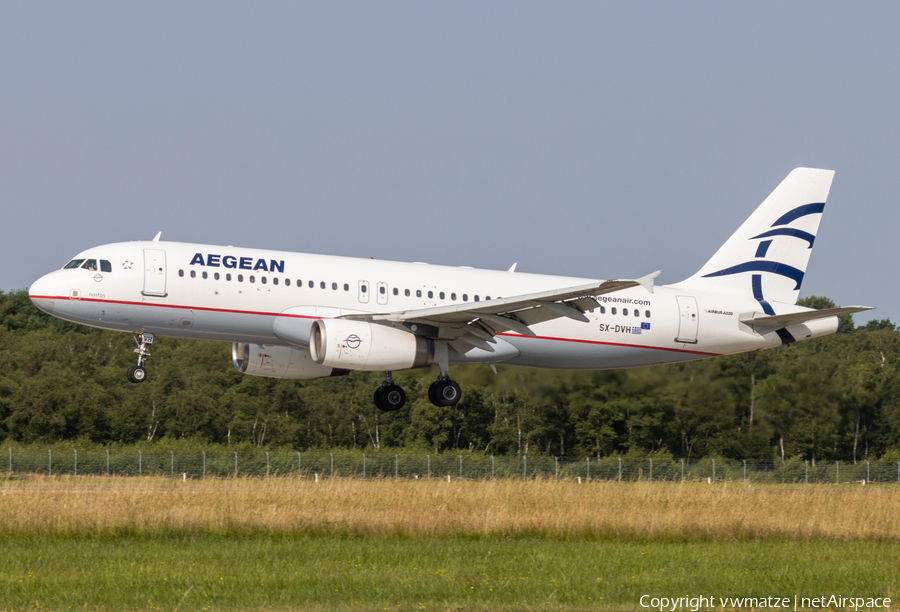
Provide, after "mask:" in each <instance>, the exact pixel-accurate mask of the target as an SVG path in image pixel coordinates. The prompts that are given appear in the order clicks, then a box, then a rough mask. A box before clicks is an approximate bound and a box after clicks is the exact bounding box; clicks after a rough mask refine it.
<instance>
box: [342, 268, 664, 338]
mask: <svg viewBox="0 0 900 612" xmlns="http://www.w3.org/2000/svg"><path fill="white" fill-rule="evenodd" d="M659 274H660V272H654V273H653V274H648V275H647V276H645V277H642V278H639V279H637V280H608V281H603V282H601V283H591V284H588V285H580V286H577V287H566V288H562V289H553V290H550V291H542V292H539V293H530V294H527V295H517V296H514V297H508V298H500V299H495V300H487V301H484V302H467V303H465V304H453V305H450V306H435V307H433V308H418V309H414V310H399V311H396V312H389V313H375V314H364V315H347V316H344V317H341V318H344V319H361V320H367V321H372V322H376V323H384V324H387V325H403V326H404V327H407V328H409V327H411V326H412V325H415V326H416V327H417V328H416V329H414V330H413V331H415V332H416V333H420V334H423V335H426V336H428V337H431V338H435V339H440V340H447V341H448V342H450V343H451V346H453V347H454V348H455V349H456V350H457V351H459V352H462V353H465V352H467V351H469V350H471V348H472V347H476V348H480V349H483V350H486V351H488V352H493V350H494V349H493V348H491V346H490V345H491V344H493V343H494V336H495V335H496V334H498V333H501V332H505V331H514V332H516V333H519V334H522V335H525V336H531V337H532V338H533V337H534V336H535V333H534V332H533V331H532V330H531V329H530V327H529V326H530V325H535V324H537V323H543V322H544V321H550V320H552V319H558V318H560V317H568V318H570V319H574V320H575V321H582V322H585V323H587V322H588V318H587V317H586V316H584V312H585V311H586V310H589V309H591V308H595V307H597V306H598V305H599V304H598V302H597V300H595V299H594V297H596V296H599V295H605V294H607V293H613V292H615V291H621V290H623V289H629V288H631V287H638V286H643V287H645V288H646V289H647V290H648V291H649V292H650V293H653V279H654V278H656V277H657V276H659Z"/></svg>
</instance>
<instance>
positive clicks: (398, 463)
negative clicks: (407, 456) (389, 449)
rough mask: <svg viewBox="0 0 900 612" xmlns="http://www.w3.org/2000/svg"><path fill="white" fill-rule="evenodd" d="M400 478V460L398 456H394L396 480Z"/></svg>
mask: <svg viewBox="0 0 900 612" xmlns="http://www.w3.org/2000/svg"><path fill="white" fill-rule="evenodd" d="M399 476H400V459H399V457H398V456H397V455H394V478H398V477H399Z"/></svg>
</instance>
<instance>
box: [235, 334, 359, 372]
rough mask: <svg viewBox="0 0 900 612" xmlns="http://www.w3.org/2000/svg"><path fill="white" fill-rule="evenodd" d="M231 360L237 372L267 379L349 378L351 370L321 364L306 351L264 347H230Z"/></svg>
mask: <svg viewBox="0 0 900 612" xmlns="http://www.w3.org/2000/svg"><path fill="white" fill-rule="evenodd" d="M231 357H232V361H233V363H234V367H235V368H236V369H237V371H238V372H241V373H243V374H249V375H251V376H265V377H267V378H287V379H291V380H312V379H314V378H327V377H329V376H346V375H347V374H349V373H350V370H340V369H335V368H331V367H326V366H322V365H319V364H318V363H316V362H314V361H313V360H312V358H311V357H310V355H309V351H307V350H304V349H296V348H290V347H288V346H271V345H263V344H244V343H241V342H235V343H234V344H232V345H231Z"/></svg>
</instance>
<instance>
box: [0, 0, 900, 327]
mask: <svg viewBox="0 0 900 612" xmlns="http://www.w3.org/2000/svg"><path fill="white" fill-rule="evenodd" d="M898 18H900V5H897V4H896V3H887V2H870V3H864V4H859V3H855V4H850V3H829V2H816V3H813V2H795V3H776V2H759V3H743V4H740V3H714V2H708V3H699V2H683V3H663V2H656V3H599V2H583V3H579V2H570V3H532V2H492V3H483V2H452V3H449V2H448V3H421V2H380V3H371V2H328V3H321V2H315V3H312V2H311V3H301V2H284V3H262V4H259V3H252V4H251V3H229V2H190V3H175V2H154V3H110V2H107V3H90V2H86V3H55V4H51V3H45V2H21V3H5V4H3V5H2V6H0V84H2V85H0V210H2V211H3V213H4V214H3V217H2V219H3V220H2V223H0V252H2V253H3V254H4V256H5V257H4V259H5V260H6V261H7V262H8V263H7V265H5V266H3V267H2V269H0V288H2V289H3V290H11V289H18V288H24V287H27V286H28V285H29V284H30V282H31V281H32V280H34V279H35V278H37V277H38V276H40V275H42V274H44V273H46V272H48V271H50V270H52V269H55V268H57V267H59V266H61V265H62V264H64V263H65V262H66V261H67V259H68V258H69V257H70V256H71V255H73V254H75V253H76V252H78V251H80V250H82V249H84V248H86V247H88V246H94V245H97V244H102V243H106V242H117V241H124V240H136V239H149V238H151V237H153V235H154V234H156V232H157V231H160V230H162V232H163V238H164V239H168V240H177V241H189V242H208V243H213V244H235V245H244V246H256V247H266V248H276V249H285V250H298V251H307V252H316V253H329V254H341V255H351V256H360V257H375V258H379V259H396V260H406V261H428V262H431V263H442V264H451V265H470V266H478V267H486V268H496V269H506V268H508V267H509V266H510V265H511V264H512V263H513V262H518V264H519V265H518V270H519V271H527V272H538V273H552V274H570V275H573V276H584V277H594V278H625V277H636V276H642V275H644V274H647V273H649V272H652V271H654V270H657V269H659V268H662V269H663V270H664V273H663V275H662V276H661V277H660V278H659V279H658V282H661V283H671V282H677V281H679V280H681V279H683V278H685V277H687V276H689V275H690V274H692V273H693V272H694V271H696V270H697V269H699V268H700V267H701V266H702V265H703V263H704V262H705V261H706V260H707V259H708V258H709V257H710V256H711V255H712V254H713V253H714V252H715V250H716V249H717V248H718V247H719V246H720V245H721V244H722V243H723V242H724V241H725V240H726V239H727V238H728V237H729V236H730V235H731V233H732V232H733V231H734V230H735V229H737V227H738V226H739V225H740V224H741V223H742V222H743V220H744V219H745V218H746V217H747V216H748V215H749V214H750V213H751V212H752V211H753V209H754V208H755V207H756V206H757V205H758V204H759V203H760V202H761V201H762V200H763V199H764V198H765V197H766V196H767V195H768V193H769V192H770V191H771V190H772V189H774V188H775V186H776V185H777V184H778V183H779V182H780V181H781V180H782V179H783V178H784V177H785V176H786V175H787V173H788V172H789V171H790V170H791V169H792V168H794V167H797V166H811V167H823V168H831V169H834V170H836V171H837V175H836V177H835V182H834V185H833V187H832V192H831V196H830V198H829V201H828V206H827V207H826V210H825V216H824V218H823V220H822V224H821V226H820V230H819V236H818V239H817V240H816V246H815V250H814V252H813V255H812V259H811V261H810V267H809V270H808V274H807V276H806V279H805V280H804V284H803V287H802V291H801V295H826V296H828V297H830V298H832V299H833V300H835V302H837V303H838V304H842V305H852V304H866V305H871V306H876V307H878V310H876V311H874V312H873V313H872V314H871V315H857V317H856V319H857V322H862V321H865V320H867V319H868V318H870V317H874V318H885V317H890V318H891V319H892V320H894V321H900V309H898V308H900V307H898V300H897V298H898V293H900V292H898V288H897V287H898V286H897V280H896V279H895V274H894V273H893V272H892V270H893V268H892V264H893V262H895V261H897V259H898V255H900V240H898V238H897V237H896V227H897V220H898V211H897V206H896V204H895V200H896V199H897V193H898V181H900V177H898V161H900V150H898V149H900V147H898V127H900V119H898V117H900V113H898V108H900V104H898V102H900V79H898V78H897V77H896V74H897V63H898V62H897V60H898V57H900V37H898V36H897V33H896V24H897V23H900V19H898Z"/></svg>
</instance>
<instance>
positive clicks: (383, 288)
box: [376, 282, 388, 306]
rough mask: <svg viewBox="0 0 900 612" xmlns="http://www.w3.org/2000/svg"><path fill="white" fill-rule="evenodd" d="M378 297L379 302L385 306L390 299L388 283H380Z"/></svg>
mask: <svg viewBox="0 0 900 612" xmlns="http://www.w3.org/2000/svg"><path fill="white" fill-rule="evenodd" d="M376 298H377V299H378V303H379V304H381V305H382V306H384V305H385V304H387V301H388V286H387V283H382V282H379V283H378V295H377V296H376Z"/></svg>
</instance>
